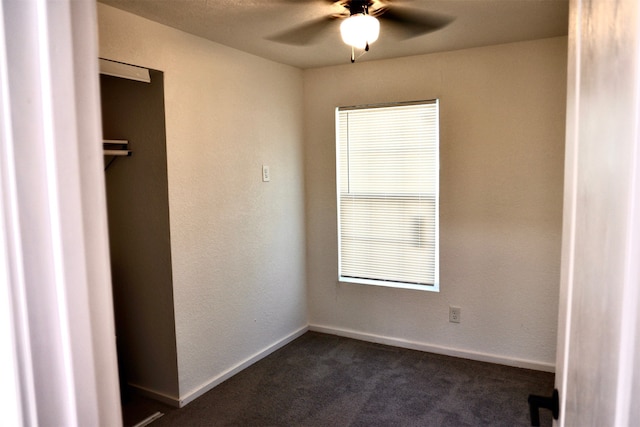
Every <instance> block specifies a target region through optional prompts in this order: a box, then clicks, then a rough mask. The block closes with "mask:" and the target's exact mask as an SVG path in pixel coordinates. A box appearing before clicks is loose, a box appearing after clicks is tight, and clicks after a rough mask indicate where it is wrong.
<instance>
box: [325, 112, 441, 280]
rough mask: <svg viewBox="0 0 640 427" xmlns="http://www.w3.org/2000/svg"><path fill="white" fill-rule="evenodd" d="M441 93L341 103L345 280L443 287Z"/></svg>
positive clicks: (342, 270) (341, 235) (340, 175)
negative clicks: (371, 103)
mask: <svg viewBox="0 0 640 427" xmlns="http://www.w3.org/2000/svg"><path fill="white" fill-rule="evenodd" d="M438 121H439V120H438V101H437V100H435V101H427V102H421V103H411V104H401V105H392V106H379V107H366V108H339V109H338V111H337V134H338V135H337V139H338V141H337V149H338V156H337V160H338V168H337V171H338V228H339V230H338V236H339V272H340V280H342V281H352V282H358V283H369V284H376V285H387V286H397V287H410V288H420V289H424V288H429V289H431V290H437V289H438V172H439V148H438V145H439V130H438Z"/></svg>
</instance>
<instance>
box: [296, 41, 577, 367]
mask: <svg viewBox="0 0 640 427" xmlns="http://www.w3.org/2000/svg"><path fill="white" fill-rule="evenodd" d="M566 49H567V42H566V38H554V39H546V40H539V41H534V42H525V43H515V44H508V45H500V46H492V47H486V48H478V49H470V50H462V51H454V52H448V53H442V54H434V55H425V56H416V57H409V58H401V59H394V60H388V61H378V62H371V63H366V62H364V63H356V64H354V65H351V64H347V65H344V66H337V67H328V68H321V69H313V70H306V71H305V74H304V78H305V94H304V97H305V98H304V99H305V144H306V145H305V159H306V161H305V177H306V211H307V281H308V287H309V305H310V323H311V325H312V326H316V327H322V328H327V330H330V331H331V330H332V331H337V332H339V333H349V334H352V333H353V334H355V335H361V336H369V337H370V338H371V339H379V338H381V337H385V338H390V339H392V340H395V341H397V342H410V343H413V344H417V346H418V347H420V346H423V347H428V348H433V349H435V350H439V351H445V352H449V353H452V352H453V353H456V352H461V353H462V354H467V355H474V354H475V356H474V357H480V358H488V359H490V360H496V361H501V362H504V363H515V364H520V365H522V363H521V362H523V361H524V362H526V363H524V365H527V364H528V363H529V362H531V364H532V365H533V366H536V367H540V368H543V369H552V368H553V365H554V363H555V346H556V321H557V313H558V303H557V299H558V286H559V267H560V243H561V228H562V191H563V159H564V129H565V127H564V126H565V97H566V61H567V59H566ZM341 82H347V83H348V84H341ZM432 98H439V99H440V102H441V111H440V112H441V215H440V218H441V233H440V256H441V260H440V265H441V273H440V275H441V282H440V287H441V292H440V293H431V292H424V291H412V290H403V289H389V288H382V287H370V286H363V285H354V284H347V283H344V284H341V283H337V259H338V254H337V236H336V198H335V191H336V186H335V130H334V114H335V113H334V109H335V108H336V107H339V106H348V105H358V104H369V103H382V102H393V101H410V100H420V99H432ZM449 305H456V306H459V307H461V309H462V316H461V317H462V322H461V323H460V324H453V323H449V322H448V307H449Z"/></svg>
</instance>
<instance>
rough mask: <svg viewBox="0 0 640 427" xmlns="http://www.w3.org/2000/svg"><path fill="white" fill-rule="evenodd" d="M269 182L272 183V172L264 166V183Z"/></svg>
mask: <svg viewBox="0 0 640 427" xmlns="http://www.w3.org/2000/svg"><path fill="white" fill-rule="evenodd" d="M269 181H271V170H270V169H269V166H267V165H262V182H269Z"/></svg>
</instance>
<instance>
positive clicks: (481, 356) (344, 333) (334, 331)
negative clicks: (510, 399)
mask: <svg viewBox="0 0 640 427" xmlns="http://www.w3.org/2000/svg"><path fill="white" fill-rule="evenodd" d="M309 330H310V331H315V332H321V333H324V334H330V335H338V336H341V337H346V338H353V339H357V340H361V341H367V342H374V343H378V344H385V345H390V346H394V347H401V348H407V349H410V350H420V351H425V352H429V353H436V354H443V355H446V356H453V357H460V358H462V359H470V360H477V361H480V362H490V363H496V364H498V365H506V366H513V367H516V368H525V369H533V370H536V371H543V372H555V365H554V364H551V363H544V362H537V361H534V360H525V359H516V358H511V357H504V356H498V355H495V354H488V353H480V352H476V351H469V350H459V349H455V348H450V347H443V346H439V345H432V344H427V343H420V342H415V341H408V340H404V339H400V338H392V337H385V336H381V335H374V334H367V333H363V332H357V331H352V330H348V329H339V328H332V327H328V326H321V325H309Z"/></svg>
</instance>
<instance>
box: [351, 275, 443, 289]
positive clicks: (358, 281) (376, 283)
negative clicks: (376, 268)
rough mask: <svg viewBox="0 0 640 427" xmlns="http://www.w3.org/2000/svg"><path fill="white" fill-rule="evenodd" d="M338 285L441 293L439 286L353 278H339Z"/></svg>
mask: <svg viewBox="0 0 640 427" xmlns="http://www.w3.org/2000/svg"><path fill="white" fill-rule="evenodd" d="M338 283H355V284H357V285H369V286H381V287H383V288H396V289H412V290H414V291H427V292H440V286H439V284H437V283H436V284H435V285H418V284H412V283H400V282H385V281H382V280H368V279H354V278H351V277H339V278H338Z"/></svg>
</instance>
